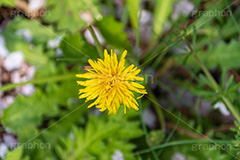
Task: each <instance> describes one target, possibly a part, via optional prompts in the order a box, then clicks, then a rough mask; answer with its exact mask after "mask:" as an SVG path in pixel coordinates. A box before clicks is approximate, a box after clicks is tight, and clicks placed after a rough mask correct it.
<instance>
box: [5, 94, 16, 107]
mask: <svg viewBox="0 0 240 160" xmlns="http://www.w3.org/2000/svg"><path fill="white" fill-rule="evenodd" d="M14 99H15V98H14V97H13V96H6V97H5V104H6V106H7V107H8V106H9V105H11V104H12V103H13V102H14Z"/></svg>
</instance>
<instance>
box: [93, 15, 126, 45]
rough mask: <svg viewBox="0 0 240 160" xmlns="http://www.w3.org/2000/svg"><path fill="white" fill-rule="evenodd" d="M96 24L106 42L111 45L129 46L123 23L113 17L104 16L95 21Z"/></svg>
mask: <svg viewBox="0 0 240 160" xmlns="http://www.w3.org/2000/svg"><path fill="white" fill-rule="evenodd" d="M97 26H98V28H99V30H100V32H101V33H102V34H103V36H104V38H105V39H106V40H107V42H108V43H109V44H111V45H112V46H113V47H118V48H125V49H128V48H129V42H128V40H127V33H124V28H123V25H122V24H121V23H120V22H118V21H116V20H115V19H114V17H104V18H103V19H102V20H101V21H99V22H97Z"/></svg>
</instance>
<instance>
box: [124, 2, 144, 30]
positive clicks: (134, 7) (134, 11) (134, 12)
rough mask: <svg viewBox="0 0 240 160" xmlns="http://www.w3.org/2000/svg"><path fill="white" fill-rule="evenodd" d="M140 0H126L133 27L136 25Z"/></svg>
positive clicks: (135, 27)
mask: <svg viewBox="0 0 240 160" xmlns="http://www.w3.org/2000/svg"><path fill="white" fill-rule="evenodd" d="M140 2H141V1H140V0H134V1H132V0H127V1H126V7H127V8H128V12H129V13H130V19H131V23H132V26H133V28H134V29H137V27H138V12H139V11H140Z"/></svg>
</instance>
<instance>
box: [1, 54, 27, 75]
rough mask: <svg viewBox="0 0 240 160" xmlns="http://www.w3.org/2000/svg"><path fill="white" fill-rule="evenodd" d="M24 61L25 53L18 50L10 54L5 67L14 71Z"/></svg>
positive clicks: (4, 64)
mask: <svg viewBox="0 0 240 160" xmlns="http://www.w3.org/2000/svg"><path fill="white" fill-rule="evenodd" d="M23 61H24V55H23V53H22V52H20V51H17V52H13V53H11V54H9V55H8V56H7V58H6V60H5V61H4V63H3V67H4V68H5V69H6V70H7V71H9V72H10V71H12V70H14V69H19V68H20V66H21V65H22V63H23Z"/></svg>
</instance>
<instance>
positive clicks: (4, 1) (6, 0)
mask: <svg viewBox="0 0 240 160" xmlns="http://www.w3.org/2000/svg"><path fill="white" fill-rule="evenodd" d="M0 5H3V6H7V7H13V6H15V0H1V1H0Z"/></svg>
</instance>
